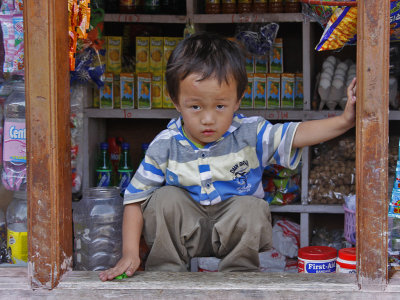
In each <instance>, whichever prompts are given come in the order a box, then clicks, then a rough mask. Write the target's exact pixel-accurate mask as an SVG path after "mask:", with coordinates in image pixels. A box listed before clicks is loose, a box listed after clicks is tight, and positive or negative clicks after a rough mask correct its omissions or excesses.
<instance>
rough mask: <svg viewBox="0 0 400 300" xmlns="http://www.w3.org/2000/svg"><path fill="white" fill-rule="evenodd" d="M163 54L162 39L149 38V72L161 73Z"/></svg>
mask: <svg viewBox="0 0 400 300" xmlns="http://www.w3.org/2000/svg"><path fill="white" fill-rule="evenodd" d="M163 53H164V38H163V37H155V36H152V37H150V72H153V73H156V72H161V71H162V66H163Z"/></svg>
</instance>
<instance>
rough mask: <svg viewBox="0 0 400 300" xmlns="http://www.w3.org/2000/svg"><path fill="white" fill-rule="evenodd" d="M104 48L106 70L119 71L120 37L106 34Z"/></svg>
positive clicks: (120, 55) (117, 72)
mask: <svg viewBox="0 0 400 300" xmlns="http://www.w3.org/2000/svg"><path fill="white" fill-rule="evenodd" d="M106 49H107V51H106V72H110V73H114V74H119V73H121V57H122V37H120V36H108V37H107V38H106Z"/></svg>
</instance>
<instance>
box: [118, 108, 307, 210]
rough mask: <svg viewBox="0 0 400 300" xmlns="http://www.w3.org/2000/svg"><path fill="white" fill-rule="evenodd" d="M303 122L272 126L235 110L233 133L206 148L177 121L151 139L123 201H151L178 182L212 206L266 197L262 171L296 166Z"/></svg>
mask: <svg viewBox="0 0 400 300" xmlns="http://www.w3.org/2000/svg"><path fill="white" fill-rule="evenodd" d="M299 124H300V123H293V122H290V123H283V124H274V125H273V124H271V123H270V122H268V121H267V120H265V119H263V118H262V117H244V116H243V115H241V114H235V116H234V118H233V120H232V125H231V126H230V128H229V129H228V131H227V132H226V133H225V134H224V135H223V136H222V137H221V138H220V139H218V140H217V141H215V142H213V143H209V144H207V145H205V146H204V148H198V147H196V146H195V145H194V144H193V143H192V142H191V141H190V140H188V139H187V138H186V137H185V135H184V134H183V131H182V118H181V117H180V118H178V119H173V120H171V121H170V122H169V124H168V127H167V129H165V130H163V131H162V132H161V133H159V134H158V135H157V136H156V138H155V139H154V140H153V141H152V142H151V144H150V145H149V148H148V149H147V151H146V155H145V158H144V159H143V161H142V163H141V164H140V166H139V168H138V170H137V171H136V173H135V175H134V176H133V178H132V180H131V182H130V184H129V185H128V187H127V188H126V190H125V195H124V204H130V203H135V202H139V201H143V200H146V199H147V198H148V197H149V196H150V195H151V194H152V193H153V192H154V191H155V190H156V189H158V188H160V187H161V186H164V185H174V186H177V187H180V188H183V189H185V190H186V191H188V192H189V194H190V195H191V197H192V198H193V200H194V201H197V202H199V203H200V204H202V205H213V204H216V203H219V202H221V201H224V200H227V199H229V198H231V197H233V196H244V195H252V196H255V197H258V198H264V190H263V186H262V182H261V179H262V174H263V170H264V168H265V167H266V166H267V165H269V164H279V165H281V166H284V167H286V168H290V169H294V168H296V167H297V165H298V163H299V161H300V158H301V149H292V142H293V138H294V135H295V132H296V129H297V126H298V125H299Z"/></svg>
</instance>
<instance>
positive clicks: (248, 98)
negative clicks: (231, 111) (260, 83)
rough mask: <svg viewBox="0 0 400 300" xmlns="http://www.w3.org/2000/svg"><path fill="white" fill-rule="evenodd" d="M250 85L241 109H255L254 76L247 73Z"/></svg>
mask: <svg viewBox="0 0 400 300" xmlns="http://www.w3.org/2000/svg"><path fill="white" fill-rule="evenodd" d="M247 79H248V84H247V88H246V90H245V92H244V95H243V98H242V102H241V103H240V108H253V83H254V74H253V73H247Z"/></svg>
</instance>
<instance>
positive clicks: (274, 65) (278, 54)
mask: <svg viewBox="0 0 400 300" xmlns="http://www.w3.org/2000/svg"><path fill="white" fill-rule="evenodd" d="M269 72H270V73H283V43H282V39H281V38H277V39H275V41H274V43H273V44H272V48H271V53H270V59H269Z"/></svg>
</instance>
